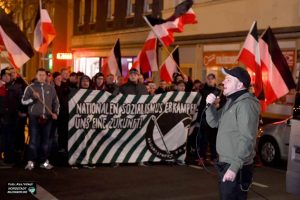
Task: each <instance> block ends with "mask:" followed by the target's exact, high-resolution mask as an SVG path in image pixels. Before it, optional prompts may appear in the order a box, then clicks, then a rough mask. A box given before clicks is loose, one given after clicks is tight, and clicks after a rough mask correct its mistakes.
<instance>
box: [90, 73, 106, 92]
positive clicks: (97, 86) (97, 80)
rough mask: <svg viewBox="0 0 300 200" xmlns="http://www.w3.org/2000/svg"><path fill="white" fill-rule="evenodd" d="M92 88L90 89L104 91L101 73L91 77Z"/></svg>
mask: <svg viewBox="0 0 300 200" xmlns="http://www.w3.org/2000/svg"><path fill="white" fill-rule="evenodd" d="M92 81H93V86H92V89H94V90H101V91H102V90H104V87H105V84H104V75H103V74H102V73H100V72H99V73H97V74H96V75H95V76H94V77H93V80H92Z"/></svg>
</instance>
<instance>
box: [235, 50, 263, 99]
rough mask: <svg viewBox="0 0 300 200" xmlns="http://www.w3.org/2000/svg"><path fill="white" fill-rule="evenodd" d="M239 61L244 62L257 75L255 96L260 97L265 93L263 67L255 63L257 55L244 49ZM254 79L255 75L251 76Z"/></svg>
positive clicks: (255, 78)
mask: <svg viewBox="0 0 300 200" xmlns="http://www.w3.org/2000/svg"><path fill="white" fill-rule="evenodd" d="M239 60H240V61H241V62H243V63H244V64H245V65H246V66H247V67H248V68H249V69H250V70H251V71H252V72H254V73H255V76H254V81H255V82H254V88H255V96H256V97H259V95H260V94H261V93H262V92H263V82H262V72H261V67H260V66H259V65H258V64H257V63H256V61H255V55H253V54H252V53H251V52H249V51H248V49H245V48H244V49H243V50H242V52H241V54H240V57H239ZM250 76H251V77H252V76H253V74H250Z"/></svg>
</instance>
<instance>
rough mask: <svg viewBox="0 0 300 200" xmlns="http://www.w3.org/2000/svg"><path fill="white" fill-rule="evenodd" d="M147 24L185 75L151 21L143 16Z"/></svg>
mask: <svg viewBox="0 0 300 200" xmlns="http://www.w3.org/2000/svg"><path fill="white" fill-rule="evenodd" d="M143 18H144V20H145V22H146V23H147V24H148V26H149V27H150V28H151V30H152V32H153V33H154V35H155V36H156V37H157V39H158V40H159V41H160V43H161V44H162V46H163V49H164V50H165V51H166V52H167V53H168V54H169V55H171V58H172V60H173V61H174V62H175V63H176V67H177V68H178V70H179V71H180V72H181V73H182V74H184V72H183V71H182V70H181V69H180V67H179V66H178V64H177V62H176V61H175V60H174V58H173V55H172V54H171V53H170V51H169V49H168V47H167V46H166V45H165V43H164V42H163V41H162V40H161V39H160V37H159V36H158V34H157V33H156V32H155V30H154V28H153V26H152V25H151V23H150V22H149V20H148V19H147V17H146V16H143Z"/></svg>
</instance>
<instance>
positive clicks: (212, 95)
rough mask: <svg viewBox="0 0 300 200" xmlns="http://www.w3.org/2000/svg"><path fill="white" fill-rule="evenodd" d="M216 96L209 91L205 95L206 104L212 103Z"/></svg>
mask: <svg viewBox="0 0 300 200" xmlns="http://www.w3.org/2000/svg"><path fill="white" fill-rule="evenodd" d="M216 99H217V97H216V96H215V95H214V94H213V93H210V94H209V95H208V96H207V97H206V104H210V105H211V104H213V103H214V102H215V101H216Z"/></svg>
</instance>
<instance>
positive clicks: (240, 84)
mask: <svg viewBox="0 0 300 200" xmlns="http://www.w3.org/2000/svg"><path fill="white" fill-rule="evenodd" d="M237 86H238V89H239V90H240V89H243V87H244V84H243V83H242V82H241V81H239V82H238V85H237Z"/></svg>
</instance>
